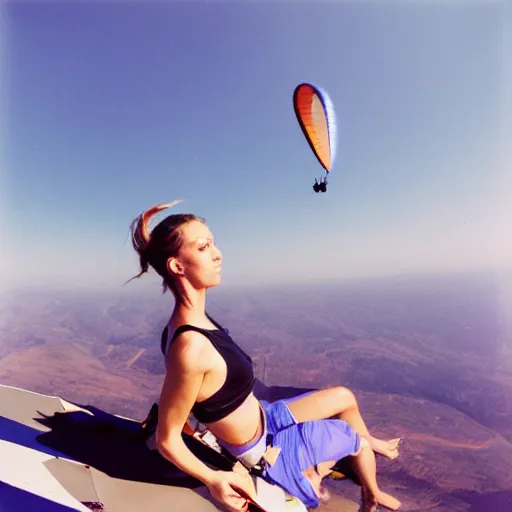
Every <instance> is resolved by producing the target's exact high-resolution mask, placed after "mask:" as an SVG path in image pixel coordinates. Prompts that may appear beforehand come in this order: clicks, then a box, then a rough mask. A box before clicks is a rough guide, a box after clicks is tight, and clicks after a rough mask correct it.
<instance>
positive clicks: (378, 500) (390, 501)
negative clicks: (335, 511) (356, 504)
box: [361, 489, 402, 512]
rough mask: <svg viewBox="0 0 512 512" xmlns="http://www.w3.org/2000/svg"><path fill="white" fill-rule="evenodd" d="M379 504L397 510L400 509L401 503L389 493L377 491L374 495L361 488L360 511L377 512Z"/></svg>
mask: <svg viewBox="0 0 512 512" xmlns="http://www.w3.org/2000/svg"><path fill="white" fill-rule="evenodd" d="M379 505H381V506H383V507H384V508H387V509H389V510H393V511H397V510H399V509H400V506H401V505H402V503H401V502H400V501H399V500H397V499H396V498H393V496H391V495H390V494H387V493H385V492H382V491H379V492H378V493H377V494H376V495H375V496H374V495H373V494H372V493H371V492H369V491H367V490H365V489H363V490H362V508H361V512H377V511H378V510H379Z"/></svg>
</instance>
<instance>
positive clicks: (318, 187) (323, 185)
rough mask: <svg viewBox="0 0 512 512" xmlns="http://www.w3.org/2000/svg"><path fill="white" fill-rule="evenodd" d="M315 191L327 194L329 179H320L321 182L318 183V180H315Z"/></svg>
mask: <svg viewBox="0 0 512 512" xmlns="http://www.w3.org/2000/svg"><path fill="white" fill-rule="evenodd" d="M313 190H314V191H315V192H316V193H318V192H327V177H325V178H320V181H318V179H317V178H315V184H314V185H313Z"/></svg>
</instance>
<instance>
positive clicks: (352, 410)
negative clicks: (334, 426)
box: [285, 386, 401, 459]
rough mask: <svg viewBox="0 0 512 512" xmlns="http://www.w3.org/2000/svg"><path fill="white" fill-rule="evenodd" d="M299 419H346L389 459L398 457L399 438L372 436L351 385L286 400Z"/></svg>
mask: <svg viewBox="0 0 512 512" xmlns="http://www.w3.org/2000/svg"><path fill="white" fill-rule="evenodd" d="M285 403H286V405H287V407H288V408H289V409H290V412H291V413H292V415H293V417H294V418H295V420H296V421H297V423H303V422H305V421H312V420H321V419H329V418H337V419H340V420H343V421H345V422H347V423H348V424H349V425H350V426H351V427H352V428H353V429H354V430H355V431H356V432H357V433H358V434H359V435H360V436H361V437H363V438H365V439H366V440H367V441H368V443H369V444H370V446H371V448H372V449H373V450H374V451H375V452H376V453H379V454H381V455H384V456H385V457H388V458H389V459H395V458H396V457H398V446H399V444H400V440H401V439H400V438H396V439H391V440H390V441H384V440H382V439H378V438H376V437H373V436H372V435H371V434H370V432H369V431H368V428H367V427H366V424H365V422H364V420H363V418H362V416H361V413H360V412H359V406H358V404H357V400H356V397H355V396H354V393H352V391H350V389H348V388H345V387H342V386H336V387H332V388H327V389H321V390H319V391H315V392H310V393H307V394H305V395H301V396H299V397H297V398H292V399H287V400H285Z"/></svg>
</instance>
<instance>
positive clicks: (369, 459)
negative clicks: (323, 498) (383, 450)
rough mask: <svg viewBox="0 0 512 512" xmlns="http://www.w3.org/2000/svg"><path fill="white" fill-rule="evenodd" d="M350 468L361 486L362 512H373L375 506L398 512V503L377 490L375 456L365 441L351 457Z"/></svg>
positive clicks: (363, 440) (364, 440)
mask: <svg viewBox="0 0 512 512" xmlns="http://www.w3.org/2000/svg"><path fill="white" fill-rule="evenodd" d="M350 458H351V459H352V466H353V469H354V471H355V473H356V474H357V476H358V478H359V481H360V482H361V486H362V495H363V508H362V512H373V511H374V510H377V505H382V506H383V507H386V508H389V509H391V510H398V509H399V508H400V505H401V503H400V501H399V500H397V499H396V498H394V497H393V496H391V495H390V494H387V493H385V492H383V491H381V490H380V489H379V486H378V484H377V476H376V474H377V465H376V462H375V455H374V453H373V451H372V449H371V447H370V444H369V443H368V441H366V439H364V438H363V439H361V446H360V449H359V452H358V453H357V454H356V455H351V456H350Z"/></svg>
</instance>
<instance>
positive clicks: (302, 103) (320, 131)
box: [293, 83, 336, 192]
mask: <svg viewBox="0 0 512 512" xmlns="http://www.w3.org/2000/svg"><path fill="white" fill-rule="evenodd" d="M293 108H294V110H295V115H296V116H297V120H298V121H299V124H300V127H301V128H302V132H303V133H304V136H305V137H306V140H307V141H308V143H309V145H310V147H311V149H312V150H313V152H314V154H315V156H316V157H317V158H318V161H319V162H320V165H321V166H322V167H323V168H324V170H325V173H326V174H325V176H322V177H321V178H320V180H318V179H316V180H315V184H314V185H313V189H314V190H315V192H320V191H321V192H325V191H326V190H327V174H329V172H330V171H331V169H332V164H333V162H334V158H335V156H336V118H335V114H334V107H333V104H332V101H331V99H330V98H329V95H328V94H327V93H326V92H325V91H324V90H323V89H321V88H320V87H316V86H314V85H311V84H307V83H303V84H300V85H298V86H297V87H296V88H295V91H294V93H293Z"/></svg>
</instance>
